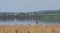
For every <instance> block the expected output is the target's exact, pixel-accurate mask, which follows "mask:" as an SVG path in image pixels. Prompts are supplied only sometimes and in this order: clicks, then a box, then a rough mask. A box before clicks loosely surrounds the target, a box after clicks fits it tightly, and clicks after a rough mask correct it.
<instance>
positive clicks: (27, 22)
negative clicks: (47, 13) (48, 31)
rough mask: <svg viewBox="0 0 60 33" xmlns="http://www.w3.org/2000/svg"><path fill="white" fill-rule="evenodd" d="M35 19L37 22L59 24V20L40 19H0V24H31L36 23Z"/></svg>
mask: <svg viewBox="0 0 60 33" xmlns="http://www.w3.org/2000/svg"><path fill="white" fill-rule="evenodd" d="M36 21H38V24H42V25H45V24H60V22H51V21H41V20H6V21H4V20H2V21H0V25H29V24H30V25H33V24H36Z"/></svg>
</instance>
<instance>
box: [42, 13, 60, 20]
mask: <svg viewBox="0 0 60 33" xmlns="http://www.w3.org/2000/svg"><path fill="white" fill-rule="evenodd" d="M41 16H42V17H41V19H42V20H54V21H56V20H57V21H58V20H60V13H45V14H42V15H41Z"/></svg>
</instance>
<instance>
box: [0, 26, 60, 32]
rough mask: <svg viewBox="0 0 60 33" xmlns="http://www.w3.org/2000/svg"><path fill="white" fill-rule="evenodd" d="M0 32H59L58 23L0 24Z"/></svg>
mask: <svg viewBox="0 0 60 33" xmlns="http://www.w3.org/2000/svg"><path fill="white" fill-rule="evenodd" d="M0 33H60V25H28V26H24V25H15V26H9V25H5V26H4V25H0Z"/></svg>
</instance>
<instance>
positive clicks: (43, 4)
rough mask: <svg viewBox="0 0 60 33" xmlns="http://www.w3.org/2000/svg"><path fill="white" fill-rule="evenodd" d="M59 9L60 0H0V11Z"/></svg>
mask: <svg viewBox="0 0 60 33" xmlns="http://www.w3.org/2000/svg"><path fill="white" fill-rule="evenodd" d="M50 9H52V10H53V9H60V0H0V12H31V11H40V10H50Z"/></svg>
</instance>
